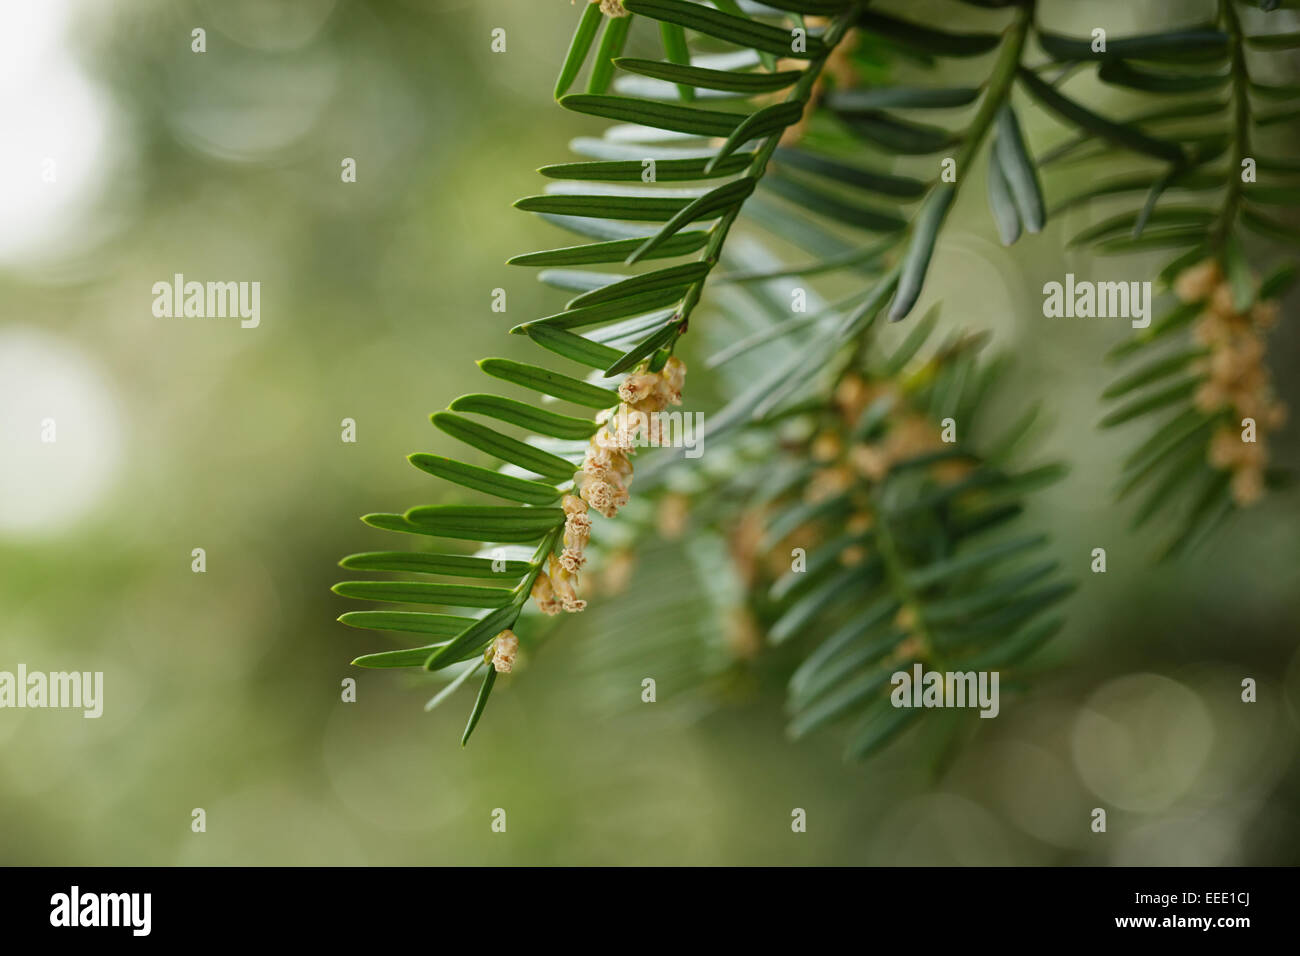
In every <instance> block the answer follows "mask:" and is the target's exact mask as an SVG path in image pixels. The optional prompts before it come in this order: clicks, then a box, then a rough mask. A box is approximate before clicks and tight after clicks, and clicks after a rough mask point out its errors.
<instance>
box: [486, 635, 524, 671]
mask: <svg viewBox="0 0 1300 956" xmlns="http://www.w3.org/2000/svg"><path fill="white" fill-rule="evenodd" d="M518 653H519V638H517V637H516V636H515V632H514V631H509V630H506V631H502V632H501V633H500V634H498V635H497V636H496V637H495V638H493V639H492V666H493V667H494V668H496V672H497V673H498V674H509V673H510V671H511V669H513V668H514V666H515V655H516V654H518Z"/></svg>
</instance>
